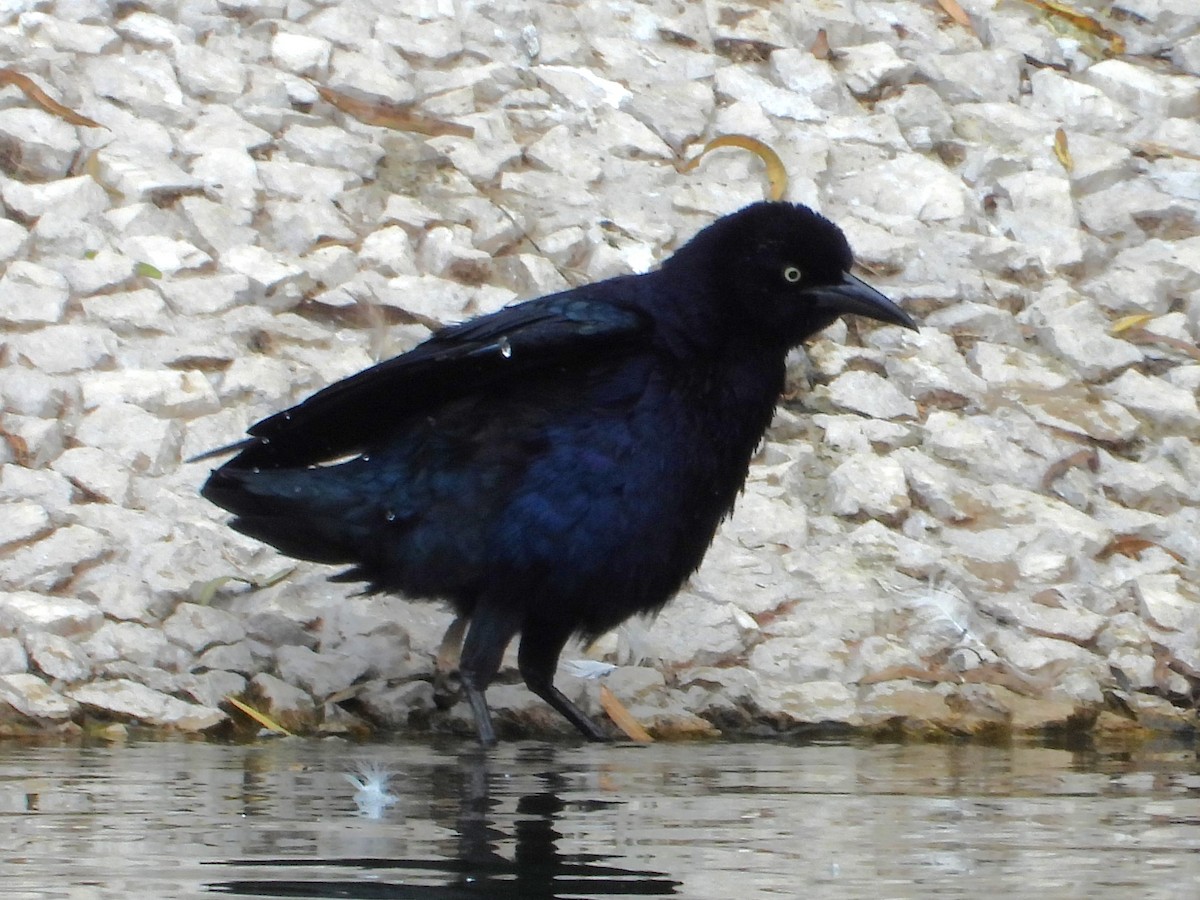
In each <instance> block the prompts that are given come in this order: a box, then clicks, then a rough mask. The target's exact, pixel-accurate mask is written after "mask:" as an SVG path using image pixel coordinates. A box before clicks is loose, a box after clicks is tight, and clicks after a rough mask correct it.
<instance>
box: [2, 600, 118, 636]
mask: <svg viewBox="0 0 1200 900" xmlns="http://www.w3.org/2000/svg"><path fill="white" fill-rule="evenodd" d="M103 619H104V615H103V614H102V613H101V612H100V610H98V609H96V607H94V606H92V605H91V604H88V603H84V602H83V601H82V600H78V599H76V598H74V597H57V596H46V595H44V594H38V593H34V592H33V591H24V590H15V591H11V592H9V593H4V594H0V621H2V622H3V623H4V625H5V626H6V627H7V628H9V629H13V630H17V631H21V632H23V633H34V632H39V631H44V632H48V633H50V634H58V635H62V636H63V637H69V636H71V635H79V634H85V633H87V632H90V631H92V630H93V629H95V628H96V626H98V625H99V624H100V622H101V621H102V620H103Z"/></svg>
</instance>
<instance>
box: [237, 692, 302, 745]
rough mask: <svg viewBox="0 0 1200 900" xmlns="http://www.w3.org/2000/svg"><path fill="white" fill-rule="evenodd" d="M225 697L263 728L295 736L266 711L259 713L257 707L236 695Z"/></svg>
mask: <svg viewBox="0 0 1200 900" xmlns="http://www.w3.org/2000/svg"><path fill="white" fill-rule="evenodd" d="M225 699H226V700H228V701H229V703H230V705H232V706H235V707H237V708H238V709H239V710H241V711H242V712H244V713H245V714H246V715H248V716H249V717H250V718H252V719H253V720H254V721H255V722H257V723H258V724H259V725H261V726H262V727H263V728H266V729H268V730H269V731H274V732H275V733H276V734H283V735H287V736H288V737H295V735H294V734H292V733H291V732H290V731H288V730H287V729H286V728H284V727H283V726H282V725H280V724H279V723H278V722H276V721H275V720H274V719H272V718H271V717H270V716H268V715H267V714H266V713H261V712H259V711H258V710H257V709H255V708H254V707H253V706H248V705H246V704H245V703H243V702H242V701H241V700H239V699H238V698H237V697H232V696H231V697H226V698H225Z"/></svg>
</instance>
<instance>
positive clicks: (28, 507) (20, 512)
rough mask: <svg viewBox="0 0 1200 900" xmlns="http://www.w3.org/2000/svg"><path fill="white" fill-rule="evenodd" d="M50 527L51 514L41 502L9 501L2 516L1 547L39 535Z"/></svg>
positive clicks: (0, 524) (0, 526)
mask: <svg viewBox="0 0 1200 900" xmlns="http://www.w3.org/2000/svg"><path fill="white" fill-rule="evenodd" d="M49 528H50V516H48V515H47V514H46V510H45V509H43V508H42V505H41V504H40V503H29V502H23V503H14V502H11V501H10V502H9V503H8V504H6V505H5V507H4V515H3V517H0V547H2V546H4V545H5V544H15V543H18V542H23V541H28V540H30V539H32V538H35V537H39V536H41V535H42V534H44V533H46V531H47V530H48V529H49Z"/></svg>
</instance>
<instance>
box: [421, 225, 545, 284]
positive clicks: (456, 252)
mask: <svg viewBox="0 0 1200 900" xmlns="http://www.w3.org/2000/svg"><path fill="white" fill-rule="evenodd" d="M547 255H550V254H547ZM490 260H491V257H490V256H489V255H488V254H487V253H484V252H483V251H482V250H476V249H475V248H474V247H473V246H472V245H471V230H470V229H469V228H467V227H465V226H463V225H449V226H447V225H438V226H436V227H434V228H431V229H429V231H427V232H426V233H425V236H424V238H423V239H422V241H421V246H420V248H419V250H418V251H417V268H418V269H419V270H420V271H421V272H425V273H428V274H431V275H451V276H453V275H454V274H455V273H456V272H458V271H463V272H471V273H477V272H486V271H487V263H488V262H489V261H490Z"/></svg>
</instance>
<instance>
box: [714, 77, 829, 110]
mask: <svg viewBox="0 0 1200 900" xmlns="http://www.w3.org/2000/svg"><path fill="white" fill-rule="evenodd" d="M714 87H715V88H716V91H717V93H718V94H723V95H725V96H727V97H732V98H734V99H735V100H743V101H746V102H749V103H753V104H756V105H757V106H758V107H759V108H761V109H762V110H763V111H764V112H766V113H767V114H768V115H772V116H778V117H780V118H783V119H792V120H795V121H797V122H817V121H820V120H821V119H823V118H824V117H825V115H826V114H827V113H825V112H824V111H823V110H822V109H821V108H820V107H818V106H817V104H816V103H814V102H813V101H812V100H811V99H810V98H809V97H807V96H805V95H804V94H797V93H794V92H792V91H789V90H786V89H784V88H780V87H777V86H776V85H773V84H771V82H769V81H767V79H765V78H762V77H760V76H758V75H755V74H754V73H753V72H751V71H750V70H749V69H748V68H745V67H743V66H724V67H722V68H720V69H717V76H716V81H715V83H714Z"/></svg>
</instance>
